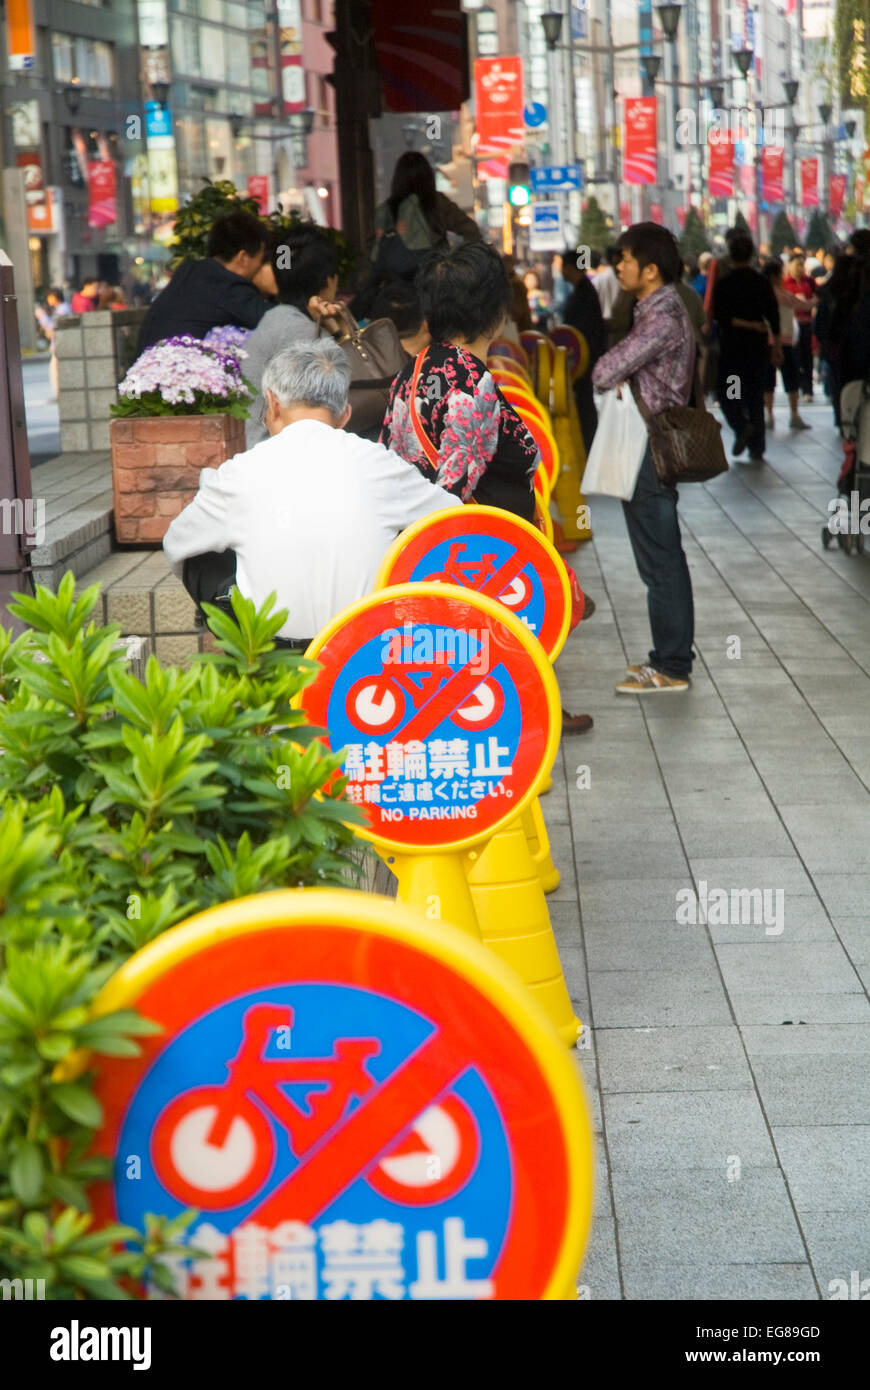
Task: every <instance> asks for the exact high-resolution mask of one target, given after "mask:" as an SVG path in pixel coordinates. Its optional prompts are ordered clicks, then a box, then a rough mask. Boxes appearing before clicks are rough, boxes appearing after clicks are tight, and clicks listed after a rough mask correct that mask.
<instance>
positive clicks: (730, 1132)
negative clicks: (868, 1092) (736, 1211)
mask: <svg viewBox="0 0 870 1390" xmlns="http://www.w3.org/2000/svg"><path fill="white" fill-rule="evenodd" d="M604 1122H605V1125H606V1129H607V1143H608V1149H609V1152H610V1162H611V1172H612V1174H613V1175H615V1174H616V1173H617V1172H618V1171H620V1170H626V1169H634V1170H637V1169H653V1170H654V1171H658V1172H661V1173H665V1172H668V1171H670V1172H671V1173H672V1174H673V1173H676V1172H684V1171H685V1170H686V1169H696V1168H712V1169H714V1170H715V1172H716V1173H717V1175H718V1174H722V1175H724V1174H725V1164H726V1161H727V1159H728V1158H729V1156H732V1155H736V1156H737V1157H738V1158H739V1159H740V1162H741V1164H742V1165H743V1167H744V1168H745V1167H747V1166H756V1167H773V1166H775V1165H776V1155H775V1153H774V1149H773V1145H772V1144H771V1141H770V1136H769V1134H768V1132H767V1127H766V1125H765V1123H764V1116H763V1114H762V1111H761V1107H760V1105H759V1103H758V1097H757V1096H756V1094H755V1091H754V1090H750V1089H747V1090H745V1091H659V1092H655V1093H650V1094H647V1095H644V1094H636V1095H609V1094H608V1095H606V1096H605V1098H604ZM868 1181H870V1175H868ZM618 1217H619V1212H618V1211H617V1218H618Z"/></svg>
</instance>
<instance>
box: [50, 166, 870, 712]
mask: <svg viewBox="0 0 870 1390" xmlns="http://www.w3.org/2000/svg"><path fill="white" fill-rule="evenodd" d="M80 294H81V295H82V296H85V297H87V298H89V299H93V298H95V297H96V301H97V302H100V301H99V296H100V287H99V286H97V285H95V284H93V283H90V284H87V285H84V286H82V290H81V292H80ZM72 307H73V308H74V306H72ZM350 310H351V311H352V312H353V314H355V315H356V317H357V319H358V320H359V321H360V322H362V323H363V324H365V323H366V322H370V321H375V322H376V323H377V322H381V321H383V320H388V321H390V322H391V323H392V325H393V326H394V340H395V353H394V356H393V359H392V360H393V362H394V367H393V369H392V370H391V372H390V375H389V378H388V379H387V380H386V382H385V388H386V387H388V388H389V389H388V391H387V390H386V389H385V391H384V405H385V409H384V414H383V419H382V424H381V425H380V427H379V429H376V430H374V431H363V430H356V431H355V428H354V416H353V413H352V410H351V400H352V397H353V388H354V377H353V373H354V361H353V359H352V357H348V354H347V352H346V351H345V350H344V348H343V346H342V344H343V342H344V341H345V340H344V339H342V336H341V334H339V333H336V332H335V326H336V322H337V321H338V320H339V317H340V315H342V314H345V317H346V314H347V309H346V305H345V304H344V302H343V301H342V300H341V299H340V296H339V286H338V262H337V255H336V249H335V245H334V242H333V241H332V240H331V238H330V237H329V236H328V235H327V234H326V233H324V232H323V231H322V230H321V229H319V228H317V227H315V226H301V227H299V228H297V229H295V230H294V231H292V232H284V233H280V234H278V235H275V234H273V233H271V232H270V230H269V228H268V226H267V225H266V224H265V223H263V222H261V221H260V220H259V219H258V218H257V217H254V216H251V215H250V214H247V213H243V212H236V213H233V214H231V215H230V216H227V217H224V218H222V219H221V220H220V221H218V222H217V223H215V225H214V227H213V228H212V231H211V235H210V238H209V243H208V255H207V256H206V257H205V258H203V259H202V260H192V261H187V262H184V263H183V264H182V265H181V266H180V267H179V268H178V270H176V272H175V273H174V275H173V276H172V277H171V279H170V280H169V283H168V284H167V286H166V287H165V288H164V289H163V290H162V292H161V293H160V294H159V296H158V297H157V298H156V299H155V300H154V302H153V303H152V305H151V307H150V308H149V310H148V313H147V315H146V317H145V320H144V322H143V324H142V328H141V333H140V338H139V349H140V352H141V351H145V350H147V348H148V347H149V346H151V345H152V344H155V343H157V342H159V341H161V340H162V339H165V338H171V337H173V336H177V335H181V334H187V335H191V336H194V337H204V336H205V335H206V334H207V333H209V332H210V331H211V330H213V329H218V328H223V327H226V326H227V325H231V326H233V327H235V328H236V329H241V330H244V331H245V332H246V333H247V338H246V341H245V344H244V351H245V354H246V357H245V360H244V366H243V370H244V375H245V377H246V378H247V379H248V381H249V382H250V383H251V385H252V386H253V388H254V391H255V393H256V394H255V398H254V401H253V403H252V407H251V409H250V413H249V418H248V420H247V422H246V451H245V452H244V453H243V454H241V455H237V456H236V457H235V458H234V459H231V460H229V462H227V463H226V464H224V465H222V466H221V467H220V468H218V469H216V470H204V472H203V475H202V479H201V483H200V489H199V493H198V494H197V497H196V498H195V499H194V501H193V502H192V503H191V504H190V505H189V506H188V507H187V508H186V509H185V511H184V512H182V514H181V515H180V516H179V517H178V518H176V520H175V521H173V522H172V524H171V526H170V528H169V531H168V533H167V536H166V540H165V548H166V552H167V555H168V556H169V558H170V561H171V562H172V564H173V566H174V567H175V568H176V570H177V571H178V573H179V574H180V575H181V576H182V578H183V581H184V583H185V585H186V587H187V588H188V590H189V592H190V593H191V595H192V596H193V597H194V599H195V600H196V602H197V604H198V605H201V604H202V603H203V602H205V601H217V602H220V603H226V602H227V599H228V594H229V590H230V589H231V587H232V585H233V584H237V585H238V587H239V588H240V590H241V591H242V593H243V594H246V595H247V596H248V597H251V598H254V599H256V600H257V601H260V600H262V599H263V598H264V597H265V596H266V595H267V594H268V593H269V592H271V591H272V590H273V589H274V590H276V591H277V593H278V600H279V604H280V606H282V607H286V608H287V609H288V610H289V617H288V620H287V623H286V625H285V628H284V629H282V631H281V633H280V634H279V636H280V639H281V640H282V641H283V642H285V643H287V644H289V645H291V646H292V647H294V648H302V647H304V646H305V645H306V644H307V642H308V640H309V639H310V638H311V637H313V636H314V635H315V633H316V632H317V631H318V630H319V629H320V628H321V627H322V626H323V625H324V624H325V623H326V622H327V621H328V620H329V618H331V617H332V616H333V615H334V614H335V613H336V612H338V611H339V610H340V609H341V608H342V607H344V606H345V605H346V604H348V603H349V602H351V601H353V600H354V599H356V598H360V597H362V596H363V595H364V594H365V593H367V592H368V591H369V590H370V588H371V586H372V584H373V582H374V577H375V573H376V570H377V565H378V561H379V560H380V558H381V556H382V554H383V552H384V550H385V549H386V548H387V546H388V544H389V543H390V541H391V540H392V539H393V537H394V536H395V535H397V534H398V533H399V532H401V530H403V529H404V528H405V527H406V526H408V525H409V524H411V522H412V521H414V520H416V519H417V518H418V517H420V516H423V515H426V514H427V513H428V512H430V511H433V510H438V509H439V508H440V507H443V506H445V505H460V504H462V503H468V502H478V503H485V504H487V505H491V506H495V507H499V508H502V509H504V510H506V511H508V512H510V513H512V514H514V515H516V516H518V517H521V518H523V519H525V520H531V519H533V517H534V514H535V506H536V502H535V493H534V487H533V480H534V475H535V469H536V466H537V463H538V450H537V447H536V445H535V442H534V440H533V438H532V436H531V434H530V433H529V431H528V429H527V428H526V426H525V424H524V422H523V419H522V417H521V416H520V414H519V413H518V412H517V410H516V409H514V407H513V406H512V405H511V404H510V403H509V402H508V401H507V399H506V398H505V396H504V395H503V394H502V392H501V390H500V388H499V386H498V385H497V383H496V382H495V381H494V379H493V377H492V375H491V373H490V371H489V370H488V368H487V356H488V353H489V349H490V345H491V343H492V341H493V339H494V338H495V337H496V336H497V335H498V336H502V335H504V336H510V337H514V338H517V337H518V335H519V334H520V333H522V332H524V331H528V330H529V329H531V328H535V327H538V328H542V329H546V328H549V327H551V326H552V325H553V324H554V323H556V322H563V323H565V324H568V325H570V326H572V327H574V328H575V329H576V330H577V331H578V332H579V333H581V334H582V336H583V338H584V339H585V341H586V344H587V346H588V349H589V356H590V363H589V369H588V371H587V372H586V374H585V375H584V376H583V377H581V378H580V379H579V380H578V381H577V382H576V383H575V394H576V400H577V407H578V415H579V419H580V424H581V431H582V435H583V440H584V444H585V447H586V451H587V453H588V450H589V448H590V447H591V445H592V443H593V440H594V437H595V432H596V427H597V406H596V399H597V393H598V392H601V391H613V390H617V391H621V389H622V388H623V387H625V388H627V389H629V390H630V391H631V393H632V394H633V395H634V397H635V400H636V401H637V403H638V407H639V408H642V414H643V418H644V419H645V420H647V419H649V420H652V419H654V418H655V417H656V416H657V415H659V414H660V413H661V412H662V411H666V410H669V409H671V408H674V407H685V406H686V405H687V404H690V403H694V405H696V406H698V405H703V397H704V393H705V389H706V390H710V391H713V392H714V393H715V396H716V398H717V399H718V402H719V405H720V407H721V410H722V413H723V415H724V417H725V420H726V421H727V423H728V425H729V426H730V427H731V429H732V430H733V433H734V442H733V453H734V455H735V457H738V458H740V457H741V456H742V455H744V454H747V455H748V459H749V460H750V461H751V462H753V463H758V462H763V460H764V451H765V444H766V430H768V429H774V428H775V427H776V419H775V413H774V402H775V391H776V384H777V375H779V378H780V379H781V383H782V387H783V389H784V391H785V393H786V396H787V399H788V403H789V421H788V424H789V428H790V429H791V430H795V431H797V430H804V429H807V428H809V424H808V422H807V421H805V420H804V419H803V418H802V416H801V414H800V404H801V399H802V398H803V401H808V400H810V399H812V398H813V395H814V392H815V389H816V380H817V374H816V359H817V358H818V362H819V371H820V374H821V378H822V380H823V381H824V385H825V389H826V391H827V392H828V393H829V395H830V397H831V400H832V403H833V405H834V410H835V413H836V412H837V410H838V392H839V388H840V387H841V386H842V385H844V384H845V383H846V382H847V381H848V380H854V379H855V375H856V374H857V375H860V376H861V377H862V378H863V376H865V375H866V374H867V372H868V370H870V232H868V233H863V234H862V233H856V234H854V235H853V238H852V240H851V243H850V245H849V246H848V247H845V248H843V249H842V251H834V250H832V251H830V252H829V253H822V254H821V255H818V256H813V257H807V256H806V255H805V254H804V252H803V251H801V250H799V249H798V248H792V249H791V250H789V251H788V252H787V253H785V254H784V255H783V256H780V257H772V256H766V257H762V258H760V259H759V257H758V255H757V253H756V249H755V246H754V244H753V241H752V239H751V237H750V236H749V235H748V233H746V231H745V230H741V229H738V228H735V229H733V230H732V231H731V232H730V233H729V234H728V237H727V240H726V245H725V249H724V253H723V254H721V255H719V256H716V257H714V255H713V254H712V253H709V252H708V253H704V254H703V255H701V256H700V257H698V259H697V260H689V261H684V259H683V257H682V256H681V254H680V251H679V248H678V245H677V242H676V240H675V238H674V237H673V236H672V235H671V233H669V232H668V231H666V230H665V229H664V228H662V227H660V226H658V225H656V224H654V223H640V224H637V225H635V226H633V227H631V228H629V229H628V230H627V231H625V232H623V233H622V235H621V236H620V237H619V238H618V240H617V241H616V242H615V243H614V245H613V246H610V247H608V248H607V250H606V252H604V253H599V252H595V253H593V254H592V256H591V257H589V256H579V255H578V254H577V250H576V248H569V249H566V251H565V252H564V253H563V254H562V255H561V256H557V257H555V258H554V260H553V264H552V266H547V265H545V264H541V263H540V262H536V263H533V264H532V265H530V266H522V265H519V264H518V263H517V262H516V260H515V259H514V258H513V257H510V256H500V255H499V254H498V253H497V252H496V250H495V249H494V248H493V247H492V246H491V245H490V244H488V243H487V242H486V241H484V240H483V239H482V238H481V235H480V232H479V230H478V228H477V226H476V224H475V223H474V222H473V221H472V220H471V219H470V218H469V217H468V216H467V215H466V214H465V213H463V212H462V211H461V210H460V209H459V208H457V207H456V206H455V205H454V204H452V203H451V202H450V200H449V199H447V198H445V197H444V196H443V195H442V194H440V193H437V192H436V190H435V185H434V177H433V174H432V170H431V167H430V166H429V165H428V164H427V162H426V160H425V159H424V158H423V157H422V156H420V155H418V154H416V153H415V152H409V153H408V154H407V155H404V156H402V158H401V159H400V160H399V162H398V165H397V167H396V171H395V175H394V178H393V183H392V187H391V193H390V197H389V198H388V199H387V200H386V201H385V202H384V204H382V206H381V207H380V208H379V209H378V213H377V235H376V238H375V241H374V245H373V247H372V252H371V258H370V261H369V263H368V266H367V270H366V273H365V275H364V276H363V278H362V282H361V283H358V284H357V286H356V293H355V295H354V297H353V298H352V299H351V301H350ZM698 368H700V371H698V370H697V369H698ZM699 382H703V383H704V386H703V387H702V386H701V385H698V384H697V383H699ZM699 393H700V400H699V399H698V395H699ZM623 506H624V512H625V520H626V526H627V531H628V536H629V540H630V543H631V547H632V551H633V554H634V558H635V562H636V565H637V569H638V573H639V575H640V577H641V579H642V581H643V583H644V585H645V587H646V590H647V600H648V614H649V623H650V629H651V647H650V650H649V652H648V653H647V655H646V656H645V657H643V658H641V659H640V660H639V661H638V662H637V663H635V664H632V665H629V666H628V667H627V669H626V671H625V674H624V676H622V677H621V678H620V679H619V680H618V681H617V684H616V689H617V691H618V692H620V693H621V694H627V695H657V694H662V693H679V692H681V691H685V690H687V689H688V688H689V684H690V680H691V671H692V664H693V660H694V655H695V654H694V650H693V641H694V605H693V596H692V585H691V577H690V573H689V568H688V565H687V562H686V557H685V553H684V550H683V545H682V539H681V534H680V522H679V515H678V494H677V489H676V486H675V485H674V483H673V482H670V481H663V478H662V476H661V469H657V466H656V458H655V456H654V451H653V448H652V447H651V445H650V443H649V441H648V442H647V447H646V450H645V452H644V454H643V457H642V460H641V463H640V469H639V473H638V476H637V482H636V486H635V489H634V493H633V495H632V496H631V497H629V498H627V500H625V502H624V503H623ZM593 609H594V604H593V603H592V602H591V600H590V601H589V602H588V605H587V614H588V612H591V611H592V610H593ZM565 719H566V727H567V728H568V729H570V730H571V731H573V732H585V731H586V730H587V729H588V728H591V727H592V720H591V718H590V716H588V715H577V716H569V715H567V714H566V715H565Z"/></svg>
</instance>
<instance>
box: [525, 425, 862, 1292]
mask: <svg viewBox="0 0 870 1390" xmlns="http://www.w3.org/2000/svg"><path fill="white" fill-rule="evenodd" d="M779 414H780V419H781V420H784V418H785V417H784V412H783V411H782V410H780V412H779ZM806 415H807V418H808V419H809V420H810V421H811V423H812V426H813V429H812V432H811V433H810V432H809V431H808V432H807V433H806V434H804V435H792V434H788V433H785V432H784V431H783V429H782V426H781V427H780V430H779V431H778V432H777V433H776V434H774V435H772V436H768V439H769V447H768V450H767V458H768V463H767V465H764V466H763V465H758V464H740V463H735V464H733V465H732V467H731V469H730V471H729V473H728V474H727V475H726V476H724V477H722V478H720V479H717V480H716V481H715V482H714V483H713V484H711V485H710V486H706V487H701V486H690V487H686V488H685V489H684V490H683V494H682V498H681V505H680V510H681V514H682V519H683V531H684V539H685V545H686V550H687V554H688V558H689V563H690V566H691V571H692V579H693V584H694V592H695V607H696V623H697V631H696V650H697V653H698V661H697V662H696V666H695V674H694V680H693V686H692V689H691V691H690V693H689V694H688V695H687V696H661V697H652V698H650V699H647V700H645V701H644V700H632V699H631V698H630V697H620V696H616V695H615V694H614V693H613V685H614V683H615V681H616V680H617V679H618V678H619V677H620V675H621V674H622V671H623V669H624V665H625V663H626V661H638V660H642V659H644V657H645V654H646V652H647V650H648V647H649V631H648V625H647V617H646V602H645V594H644V590H643V588H642V586H641V583H640V581H639V579H638V577H637V574H636V571H635V567H634V562H633V559H632V556H631V552H630V549H629V544H628V539H627V536H626V532H625V524H624V520H623V517H622V512H621V507H620V504H619V503H618V502H614V501H611V500H609V499H604V498H592V499H590V502H591V506H592V522H593V529H594V532H595V540H594V542H593V544H591V545H589V546H586V547H585V548H583V549H582V550H581V552H580V553H579V555H578V556H577V557H575V558H576V560H577V565H576V567H577V570H578V573H579V575H580V579H581V583H582V584H583V586H584V588H586V589H588V591H589V593H590V594H592V595H593V597H594V598H595V601H596V604H597V611H596V613H595V614H594V616H593V618H592V619H591V620H590V621H589V622H588V623H584V624H583V625H582V627H581V628H580V629H579V630H578V631H577V632H576V633H575V634H574V635H573V637H572V638H571V639H570V641H569V644H568V646H567V648H566V651H565V653H564V654H563V656H562V657H561V659H560V661H559V663H558V674H559V678H560V684H561V687H562V692H563V697H564V703H565V705H566V707H568V708H570V709H572V710H588V711H589V712H590V713H591V714H593V716H594V718H595V729H594V730H593V732H592V733H591V734H589V735H587V736H585V737H583V738H577V737H575V738H568V739H565V740H564V741H563V745H562V758H561V760H560V761H559V762H558V763H557V767H556V770H555V773H554V783H555V785H554V788H553V791H552V792H551V793H550V794H549V795H548V796H546V797H545V798H544V801H543V803H542V804H543V807H544V812H545V815H546V818H547V822H548V825H549V828H550V835H551V840H552V848H553V855H554V858H555V860H556V863H557V865H558V867H559V868H560V869H561V871H562V883H561V885H560V887H559V889H558V890H557V891H556V893H555V894H554V895H553V896H552V897H551V899H550V903H551V915H552V918H553V921H554V925H555V927H556V930H557V934H558V938H559V944H560V950H561V952H562V956H563V960H564V962H565V968H566V974H567V976H568V980H569V986H570V988H571V992H572V995H573V997H574V999H575V1003H576V1006H577V1008H578V1012H579V1013H580V1014H581V1017H582V1018H583V1019H584V1021H585V1022H586V1023H587V1025H588V1027H589V1031H590V1050H589V1051H588V1052H586V1053H585V1054H584V1053H581V1054H579V1058H580V1062H581V1066H582V1070H583V1072H584V1075H585V1078H586V1080H587V1083H588V1086H589V1089H590V1094H591V1096H592V1100H593V1105H594V1114H595V1126H596V1131H597V1142H598V1188H597V1198H596V1216H595V1226H594V1231H593V1235H592V1240H591V1244H590V1247H589V1250H588V1254H587V1258H586V1261H585V1264H584V1268H583V1271H582V1274H581V1281H582V1284H583V1285H584V1286H585V1290H586V1296H588V1297H590V1298H592V1299H618V1298H625V1299H657V1298H665V1299H689V1298H703V1299H732V1298H733V1299H754V1298H762V1299H797V1300H808V1299H819V1298H824V1299H828V1298H830V1297H831V1293H832V1290H831V1289H829V1284H830V1282H831V1281H832V1280H836V1279H842V1280H845V1281H846V1283H847V1284H848V1283H849V1281H850V1276H851V1271H853V1270H857V1271H859V1274H860V1278H862V1279H863V1278H868V1277H870V1001H868V994H867V987H868V985H870V910H868V908H870V790H868V788H870V556H868V557H867V558H862V557H859V556H851V557H849V556H846V555H845V554H844V553H843V552H842V551H841V550H840V549H838V548H835V549H831V550H828V551H825V550H823V549H822V546H821V539H820V531H821V525H822V523H823V521H824V520H825V519H826V516H827V504H828V501H829V499H830V498H831V497H832V496H833V495H834V493H835V487H834V482H835V479H836V476H837V472H838V468H839V460H840V450H839V442H838V440H837V438H836V436H835V434H834V430H833V426H832V423H831V413H830V410H829V409H828V408H827V406H824V407H823V406H822V405H819V406H816V407H811V408H808V409H807V410H806ZM725 433H726V436H727V437H728V447H729V449H730V443H731V440H730V432H728V431H727V430H726V431H725ZM734 638H739V639H740V643H739V652H740V655H739V657H736V656H735V655H734V654H733V653H734V652H735V651H736V650H737V646H736V644H735V642H734V640H733V639H734ZM584 767H587V768H588V769H589V782H590V785H589V786H588V787H584V786H583V785H582V783H583V781H584V780H585V779H584V775H583V772H582V769H583V768H584ZM578 779H579V781H580V783H581V785H579V786H578ZM701 880H704V881H705V882H706V883H707V885H708V890H709V891H710V892H712V890H713V889H714V888H724V889H726V890H729V893H730V890H731V889H746V890H753V889H762V890H764V889H768V890H772V891H773V893H775V892H776V891H777V890H779V891H781V893H782V895H783V897H782V899H781V904H782V910H783V911H782V931H781V933H780V934H775V932H776V923H775V921H774V917H773V914H771V915H770V917H769V921H770V922H771V924H772V930H768V929H766V927H765V925H764V924H763V923H761V922H758V923H755V924H753V922H752V921H744V922H742V923H741V922H740V921H739V920H738V921H733V920H732V922H731V924H730V925H709V926H708V925H704V924H703V923H702V924H701V925H680V924H678V921H677V901H678V900H677V894H678V892H679V891H680V890H683V889H687V888H690V887H696V886H697V884H698V883H699V881H701ZM578 884H579V888H578ZM775 901H776V899H775V897H770V898H769V900H768V902H769V904H771V905H772V904H773V903H775Z"/></svg>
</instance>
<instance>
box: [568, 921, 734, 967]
mask: <svg viewBox="0 0 870 1390" xmlns="http://www.w3.org/2000/svg"><path fill="white" fill-rule="evenodd" d="M583 940H584V942H585V945H586V956H587V959H588V961H589V965H590V967H591V969H593V970H635V971H636V970H673V971H680V970H687V969H688V970H703V969H710V970H715V969H716V961H715V958H714V956H713V949H712V946H711V944H710V937H709V934H708V932H707V929H706V928H705V927H703V926H696V927H692V926H683V925H682V924H680V923H678V922H675V921H674V919H673V917H670V918H665V919H664V920H663V921H655V920H653V919H652V918H650V917H648V916H645V917H642V918H640V919H639V920H638V921H636V922H604V921H590V922H587V923H584V927H583Z"/></svg>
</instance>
